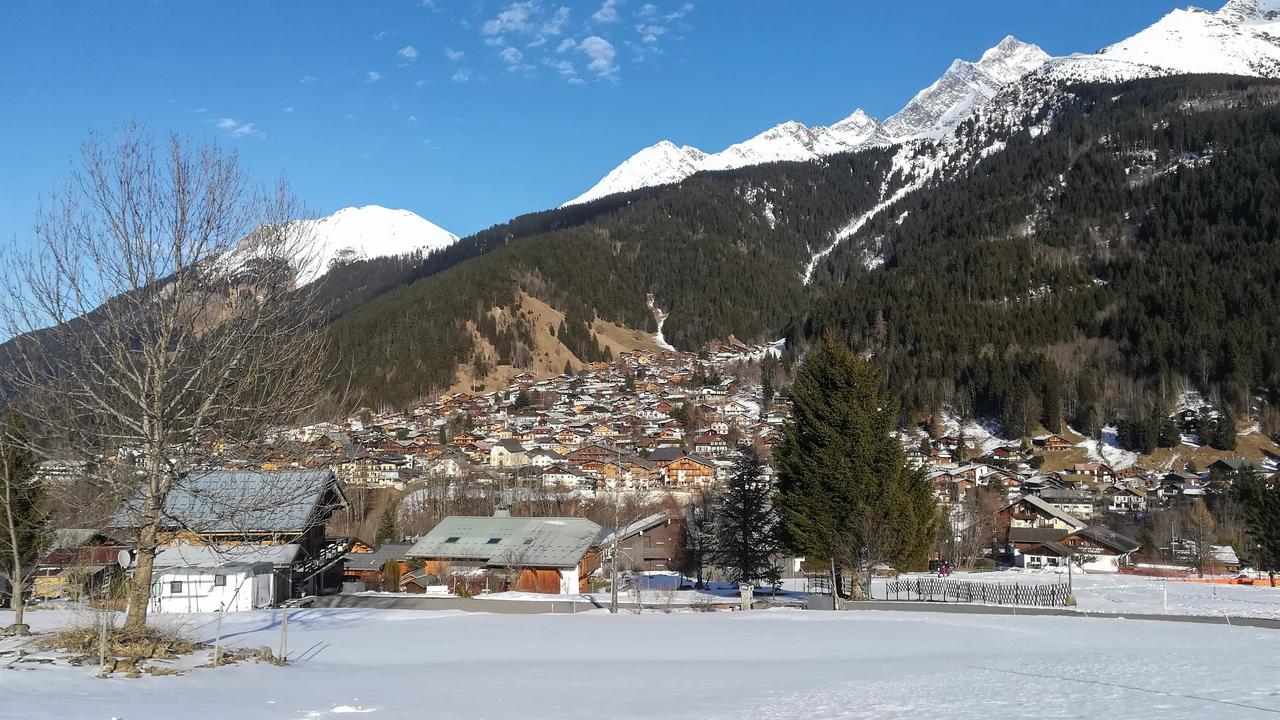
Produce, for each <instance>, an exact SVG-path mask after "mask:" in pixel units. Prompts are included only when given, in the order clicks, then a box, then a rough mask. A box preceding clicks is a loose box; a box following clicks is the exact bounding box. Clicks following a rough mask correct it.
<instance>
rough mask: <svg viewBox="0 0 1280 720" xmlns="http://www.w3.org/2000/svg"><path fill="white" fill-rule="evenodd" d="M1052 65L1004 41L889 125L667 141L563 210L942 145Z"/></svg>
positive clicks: (860, 118) (1032, 50)
mask: <svg viewBox="0 0 1280 720" xmlns="http://www.w3.org/2000/svg"><path fill="white" fill-rule="evenodd" d="M1048 59H1049V56H1048V55H1046V54H1045V53H1044V51H1043V50H1041V49H1040V48H1038V47H1036V46H1035V45H1030V44H1028V43H1024V42H1022V41H1020V40H1018V39H1017V38H1014V37H1012V36H1010V37H1006V38H1005V39H1004V40H1001V41H1000V43H999V44H998V45H996V46H995V47H993V48H991V49H990V50H988V51H986V52H985V53H983V55H982V58H981V59H979V60H978V61H977V62H967V61H964V60H957V61H955V62H954V63H952V65H951V68H950V69H948V70H947V72H946V73H945V74H944V75H943V76H942V77H941V78H939V79H938V81H937V82H935V83H933V84H932V85H930V86H929V87H927V88H925V89H924V90H922V91H920V93H919V94H917V95H916V97H915V98H914V99H913V100H912V101H911V103H909V104H908V105H907V106H906V107H905V108H903V109H902V111H901V112H899V113H897V114H896V115H894V116H893V117H892V118H890V120H888V121H886V122H885V124H884V125H881V124H880V123H879V122H877V121H876V120H875V119H874V118H872V117H871V116H869V115H867V114H866V113H865V112H864V111H862V110H860V109H859V110H855V111H854V112H853V114H851V115H849V116H848V117H846V118H844V119H843V120H840V121H838V122H836V123H834V124H832V125H828V126H821V125H815V126H812V127H810V126H807V125H804V124H803V123H799V122H796V121H794V120H791V121H788V122H784V123H782V124H780V125H775V126H774V127H771V128H769V129H768V130H765V131H764V132H762V133H760V134H758V135H756V136H755V137H752V138H750V139H748V140H744V141H743V142H740V143H735V144H733V145H730V146H729V147H727V148H725V149H724V150H722V151H720V152H718V153H713V154H705V153H702V152H701V151H700V150H698V149H696V148H691V147H688V146H685V147H678V146H676V145H675V144H674V143H672V142H669V141H665V140H664V141H662V142H660V143H658V144H656V145H652V146H650V147H647V148H645V149H644V150H641V151H640V152H638V153H636V154H635V155H632V156H631V157H630V158H628V159H627V160H626V161H625V162H623V163H622V164H621V165H619V166H618V167H616V168H614V169H613V170H612V171H611V172H610V173H609V174H608V175H606V176H605V177H604V179H602V180H601V181H600V182H598V183H596V185H595V186H594V187H592V188H591V189H590V190H588V191H587V192H585V193H583V194H582V195H580V196H578V197H577V198H574V199H573V200H570V201H569V202H567V203H565V204H566V205H573V204H576V203H583V202H587V201H589V200H594V199H596V198H600V197H604V196H606V195H611V194H613V193H618V192H625V191H628V190H635V189H637V188H642V187H651V186H655V185H666V184H669V183H674V182H679V181H681V180H684V179H685V178H687V177H689V176H690V175H692V174H694V173H695V172H698V171H701V170H728V169H732V168H739V167H747V166H750V165H759V164H761V163H769V162H784V161H811V160H817V159H819V158H822V157H825V156H827V155H834V154H836V153H842V152H850V151H853V150H858V149H860V148H864V147H871V146H876V145H885V144H890V143H897V142H902V141H904V140H908V139H913V138H921V137H929V138H937V137H941V136H943V135H945V134H946V133H948V132H950V130H951V129H952V128H954V127H955V126H956V125H958V124H959V123H960V122H962V121H963V120H964V119H965V118H966V117H968V116H969V114H970V113H972V111H973V110H974V109H975V108H977V107H979V106H981V105H982V104H984V103H986V102H987V101H989V100H990V99H991V98H992V97H993V96H995V95H996V93H998V92H999V91H1000V90H1001V89H1002V88H1003V87H1005V86H1006V85H1008V84H1009V83H1011V82H1014V81H1016V80H1018V79H1019V78H1021V77H1022V76H1023V75H1025V74H1026V73H1028V72H1030V71H1031V70H1033V69H1035V68H1036V67H1038V66H1040V65H1042V64H1043V63H1044V62H1045V61H1046V60H1048Z"/></svg>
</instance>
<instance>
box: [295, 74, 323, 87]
mask: <svg viewBox="0 0 1280 720" xmlns="http://www.w3.org/2000/svg"><path fill="white" fill-rule="evenodd" d="M319 79H320V78H317V77H316V76H315V75H303V76H302V78H301V79H299V80H298V82H300V83H302V84H303V85H310V84H311V83H313V82H315V81H317V80H319Z"/></svg>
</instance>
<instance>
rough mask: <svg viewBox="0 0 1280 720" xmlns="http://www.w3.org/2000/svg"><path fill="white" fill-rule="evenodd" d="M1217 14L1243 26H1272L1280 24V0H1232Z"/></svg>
mask: <svg viewBox="0 0 1280 720" xmlns="http://www.w3.org/2000/svg"><path fill="white" fill-rule="evenodd" d="M1216 14H1217V15H1218V17H1220V18H1223V19H1224V20H1228V21H1230V22H1236V23H1240V24H1243V25H1272V24H1276V23H1280V0H1230V2H1228V3H1227V4H1226V5H1223V6H1222V9H1221V10H1219V11H1218V12H1217V13H1216Z"/></svg>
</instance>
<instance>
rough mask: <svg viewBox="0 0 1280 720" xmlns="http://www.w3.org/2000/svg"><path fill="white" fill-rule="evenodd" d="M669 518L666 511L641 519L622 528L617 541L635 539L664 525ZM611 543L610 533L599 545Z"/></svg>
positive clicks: (611, 535) (611, 536) (611, 534)
mask: <svg viewBox="0 0 1280 720" xmlns="http://www.w3.org/2000/svg"><path fill="white" fill-rule="evenodd" d="M670 517H671V516H670V515H668V514H667V511H665V510H663V511H661V512H656V513H654V514H652V515H650V516H648V517H645V518H641V519H639V520H637V521H635V522H633V523H631V524H630V525H628V526H626V527H624V528H622V532H621V534H619V535H618V540H619V541H622V540H626V539H627V538H630V537H635V536H636V535H639V534H640V533H643V532H648V531H649V530H652V529H653V528H656V527H658V526H659V525H665V524H666V523H667V521H668V520H669V519H670ZM611 542H613V533H612V532H610V533H609V534H607V535H605V536H604V538H603V539H601V541H600V545H601V546H605V545H608V544H609V543H611Z"/></svg>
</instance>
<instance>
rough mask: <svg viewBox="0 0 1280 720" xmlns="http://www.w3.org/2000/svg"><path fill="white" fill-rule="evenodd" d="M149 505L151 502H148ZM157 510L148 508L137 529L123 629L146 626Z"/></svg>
mask: <svg viewBox="0 0 1280 720" xmlns="http://www.w3.org/2000/svg"><path fill="white" fill-rule="evenodd" d="M148 504H149V505H151V503H148ZM158 516H159V512H157V511H154V510H151V509H150V508H148V512H147V513H146V514H145V515H144V520H143V526H142V528H141V529H139V531H138V557H137V560H136V562H135V563H134V567H133V577H132V578H131V579H130V580H129V610H128V614H127V615H126V616H125V620H124V629H125V630H126V631H128V632H142V631H143V630H145V629H146V627H147V610H148V608H149V606H150V604H151V578H152V575H153V574H154V572H155V565H156V544H157V543H156V535H157V532H156V527H157V525H158V523H159V520H158Z"/></svg>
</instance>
